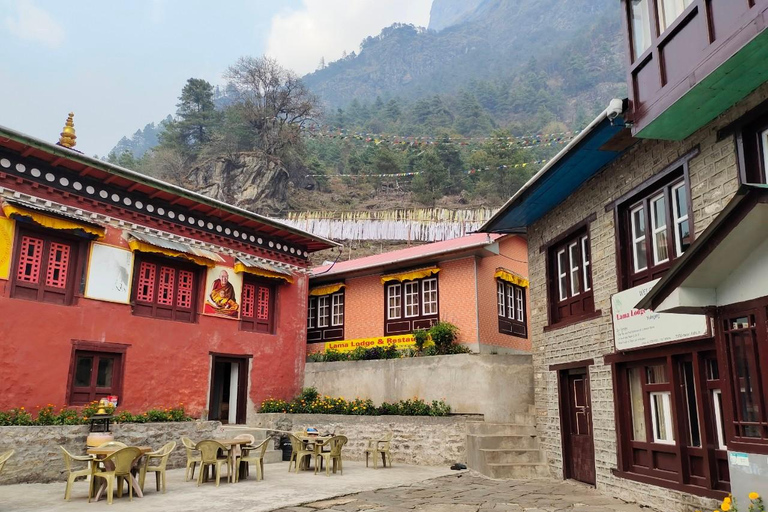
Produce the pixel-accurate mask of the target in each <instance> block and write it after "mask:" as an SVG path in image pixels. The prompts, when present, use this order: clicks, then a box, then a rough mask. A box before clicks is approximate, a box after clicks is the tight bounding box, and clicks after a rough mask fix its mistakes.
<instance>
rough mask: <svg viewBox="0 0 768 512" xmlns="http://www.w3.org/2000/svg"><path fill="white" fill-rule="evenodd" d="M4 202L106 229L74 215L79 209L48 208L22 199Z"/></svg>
mask: <svg viewBox="0 0 768 512" xmlns="http://www.w3.org/2000/svg"><path fill="white" fill-rule="evenodd" d="M3 202H5V203H8V204H11V205H14V206H20V207H22V208H29V209H30V210H37V211H40V212H44V213H49V214H51V215H54V216H55V215H58V216H61V217H66V218H68V219H72V220H76V221H78V222H82V223H83V224H90V225H92V226H97V227H100V228H103V227H104V224H102V223H100V222H97V221H95V220H92V219H90V218H88V217H86V216H84V215H77V214H76V213H74V212H75V211H76V210H77V208H72V207H69V206H68V207H66V208H67V209H66V210H62V209H61V207H60V206H59V207H57V206H53V205H51V206H48V205H45V204H43V203H32V202H29V201H22V200H20V199H3Z"/></svg>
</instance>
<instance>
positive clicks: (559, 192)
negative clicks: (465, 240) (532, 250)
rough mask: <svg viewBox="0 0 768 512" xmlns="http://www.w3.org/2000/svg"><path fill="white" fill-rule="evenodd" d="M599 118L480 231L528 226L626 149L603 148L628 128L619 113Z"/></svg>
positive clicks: (505, 230)
mask: <svg viewBox="0 0 768 512" xmlns="http://www.w3.org/2000/svg"><path fill="white" fill-rule="evenodd" d="M601 117H602V121H599V119H600V118H598V119H596V120H595V121H596V123H595V122H593V124H592V125H590V126H589V127H588V128H587V129H586V130H585V131H584V132H582V133H581V134H580V135H579V136H577V138H576V139H577V140H575V141H574V143H572V144H571V145H569V146H566V147H565V148H564V149H563V150H562V151H561V152H560V153H558V154H557V156H555V157H554V158H553V159H552V160H551V161H550V162H549V164H547V165H546V166H544V168H542V170H541V171H539V172H538V173H537V174H536V175H535V176H534V177H533V178H531V180H530V181H529V182H528V183H526V184H525V185H524V186H523V188H522V189H521V190H520V191H518V193H517V194H515V195H514V196H513V197H512V199H510V201H508V202H507V204H506V205H504V206H503V207H502V209H501V210H499V212H497V213H496V214H495V215H494V216H493V218H491V220H489V221H488V222H487V223H486V224H485V225H484V226H483V227H482V228H480V231H484V232H492V233H511V232H512V233H514V232H518V233H519V232H524V231H525V228H527V227H528V226H530V225H531V224H533V223H534V222H536V221H537V220H539V219H540V218H542V217H543V216H544V215H545V214H546V213H548V212H549V211H551V210H552V209H553V208H555V207H556V206H557V205H559V204H560V203H562V202H563V201H564V200H565V199H566V198H567V197H568V196H570V195H571V194H572V193H573V192H574V191H575V190H576V189H577V188H579V187H580V186H581V185H582V184H584V183H585V182H586V181H587V180H588V179H589V178H591V177H592V176H594V175H595V174H597V173H598V171H600V169H602V168H603V167H605V166H606V165H607V164H609V163H611V162H613V161H614V160H616V158H618V157H619V156H620V155H621V154H622V153H623V152H624V151H623V150H622V151H603V150H601V149H600V148H601V147H602V146H603V145H604V144H605V143H606V142H608V141H609V140H610V139H611V138H613V136H614V135H616V134H617V133H619V132H620V131H621V130H623V129H624V120H623V119H622V118H621V117H619V118H617V119H614V121H613V123H611V121H609V120H608V119H607V118H606V117H605V115H602V116H601Z"/></svg>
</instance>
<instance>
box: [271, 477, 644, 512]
mask: <svg viewBox="0 0 768 512" xmlns="http://www.w3.org/2000/svg"><path fill="white" fill-rule="evenodd" d="M365 511H368V512H406V511H423V512H522V511H526V512H555V511H574V512H587V511H589V512H640V511H646V512H647V511H648V508H645V507H640V506H638V505H636V504H631V503H625V502H623V501H621V500H617V499H614V498H609V497H606V496H603V495H601V494H600V493H598V492H597V491H596V490H595V489H593V488H591V487H588V486H586V485H581V484H578V483H575V482H563V481H554V480H543V479H542V480H491V479H488V478H484V477H481V476H476V475H473V474H471V473H467V472H461V473H459V474H455V475H451V476H445V477H440V478H435V479H432V480H427V481H422V482H419V483H415V484H412V485H409V486H402V487H394V488H389V489H379V490H373V491H365V492H361V493H357V494H350V495H348V496H343V497H339V498H334V499H330V500H323V501H316V502H311V503H307V504H304V505H301V506H298V507H285V508H281V509H277V512H365Z"/></svg>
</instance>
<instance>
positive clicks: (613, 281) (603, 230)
mask: <svg viewBox="0 0 768 512" xmlns="http://www.w3.org/2000/svg"><path fill="white" fill-rule="evenodd" d="M767 97H768V84H766V85H763V86H761V87H760V88H759V89H757V90H756V91H754V92H753V93H752V94H750V95H749V96H748V97H747V98H746V99H745V100H743V101H742V102H740V103H739V104H737V105H736V106H734V107H733V108H731V109H730V110H729V111H728V112H726V113H725V114H723V115H722V116H720V117H719V118H718V119H716V120H715V121H714V122H712V123H710V124H709V125H708V126H706V127H704V128H702V129H701V130H699V131H698V132H696V133H695V134H693V135H692V136H691V137H689V138H688V139H686V140H684V141H657V140H643V141H640V142H639V143H637V144H636V145H635V146H634V147H632V148H631V149H630V150H629V151H628V152H627V153H626V154H625V155H623V156H622V157H621V158H620V159H618V160H617V161H616V162H614V163H613V164H611V165H610V166H609V167H607V168H606V169H603V170H602V171H601V172H600V173H599V174H598V175H596V176H595V177H593V178H592V179H591V180H590V181H588V182H587V183H585V184H584V185H583V186H582V187H581V188H580V189H579V190H577V191H576V192H575V193H574V194H573V195H571V196H570V197H569V198H568V199H567V200H566V201H564V202H563V203H562V204H561V205H559V206H558V207H557V208H556V209H555V210H553V211H552V212H550V213H549V214H548V215H546V216H545V217H543V218H542V219H541V220H540V221H538V222H537V223H535V224H534V225H533V226H531V227H530V228H529V230H528V234H529V243H528V247H529V250H528V254H529V261H530V264H529V271H530V282H531V290H530V293H531V304H532V308H531V317H532V321H531V327H530V332H531V336H532V342H533V348H534V351H533V362H534V381H535V397H536V408H537V422H538V429H539V432H540V438H541V441H542V448H543V449H544V450H545V451H546V456H547V461H548V463H549V466H550V468H551V472H552V475H553V476H554V477H556V478H562V477H563V461H562V448H561V433H560V420H559V407H558V392H557V374H556V372H554V371H549V366H550V365H552V364H558V363H566V362H573V361H579V360H584V359H589V358H594V361H595V364H594V366H591V367H590V368H589V372H590V375H589V376H590V385H591V390H592V413H593V420H592V421H593V426H594V436H595V459H596V469H597V487H598V489H600V490H601V491H602V492H605V493H607V494H610V495H613V496H618V497H621V498H622V499H626V500H635V501H638V502H641V503H645V504H649V505H652V506H653V507H655V508H659V509H662V510H675V511H677V510H681V511H682V510H686V511H687V510H691V511H692V510H694V509H695V508H698V509H701V510H705V509H709V510H713V509H714V508H715V507H714V506H713V505H714V502H713V501H712V500H708V499H703V498H699V497H696V496H692V495H690V494H687V493H682V492H677V491H672V490H668V489H665V488H661V487H656V486H651V485H646V484H641V483H637V482H634V481H630V480H626V479H623V478H618V477H616V476H614V475H613V473H612V470H613V469H615V468H616V467H617V457H616V450H617V442H616V430H615V415H614V402H613V384H612V375H611V367H610V365H606V364H603V356H604V355H606V354H609V353H612V352H614V342H613V325H612V321H611V302H610V298H611V295H612V294H614V293H616V292H617V291H618V284H617V274H616V267H617V264H618V261H617V256H616V251H615V237H616V236H617V232H616V230H615V226H614V219H613V212H612V211H611V212H606V211H605V206H606V205H607V204H608V203H610V202H611V201H613V200H614V199H616V198H618V197H620V196H621V195H623V194H625V193H626V192H628V191H629V190H631V189H632V188H633V187H635V186H637V185H640V184H641V183H643V182H644V181H646V180H647V179H648V178H650V177H651V176H653V175H654V174H656V173H658V172H660V171H661V170H663V169H664V168H665V167H667V166H668V165H669V164H671V163H672V162H674V161H675V160H676V159H678V158H679V157H681V156H682V155H684V154H686V153H687V152H689V151H690V150H691V149H693V148H694V147H696V146H697V145H698V146H699V148H700V154H699V155H698V156H696V157H695V158H694V159H692V160H691V161H690V183H691V201H692V207H693V217H694V219H693V220H694V232H695V234H696V235H697V236H698V235H699V234H700V233H701V232H702V231H703V230H704V229H705V228H706V227H707V226H708V225H709V223H710V222H712V220H713V219H714V217H715V216H716V215H717V214H718V213H719V212H720V211H721V210H722V209H723V207H724V206H725V205H726V204H727V203H728V201H729V200H730V199H731V198H732V197H733V195H734V194H735V192H736V190H737V188H738V169H737V157H736V150H735V144H734V140H733V137H732V136H731V137H728V138H726V139H725V140H722V141H720V142H718V141H717V130H718V129H720V128H722V127H724V126H726V125H727V124H729V123H730V122H732V121H734V120H735V119H737V118H738V117H739V116H741V115H743V114H744V113H745V112H746V111H748V110H749V109H751V108H753V107H755V106H756V105H757V104H759V103H760V102H761V101H763V100H765V99H766V98H767ZM593 213H594V214H596V215H597V218H596V220H595V221H594V222H592V223H591V224H590V226H589V229H590V236H591V245H592V275H593V289H594V296H595V309H596V310H601V311H602V315H601V316H600V317H599V318H597V319H594V320H590V321H586V322H581V323H578V324H575V325H570V326H566V327H563V328H560V329H556V330H553V331H550V332H546V333H545V332H543V328H544V326H545V325H546V324H547V307H546V305H547V290H546V272H545V265H546V263H545V254H543V253H540V252H539V247H541V246H542V244H545V243H546V242H548V241H549V240H552V239H553V238H555V237H556V236H558V235H560V234H561V233H563V232H564V231H566V230H567V229H568V228H570V227H571V226H573V225H574V224H576V223H578V222H580V221H581V220H583V219H585V218H587V217H588V216H589V215H591V214H593Z"/></svg>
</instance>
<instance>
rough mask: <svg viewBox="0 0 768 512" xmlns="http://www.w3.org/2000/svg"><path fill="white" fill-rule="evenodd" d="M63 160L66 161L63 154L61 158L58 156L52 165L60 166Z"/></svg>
mask: <svg viewBox="0 0 768 512" xmlns="http://www.w3.org/2000/svg"><path fill="white" fill-rule="evenodd" d="M63 161H64V157H63V156H60V157H59V158H57V159H56V160H54V161H53V162H51V167H58V166H59V164H60V163H61V162H63Z"/></svg>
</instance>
